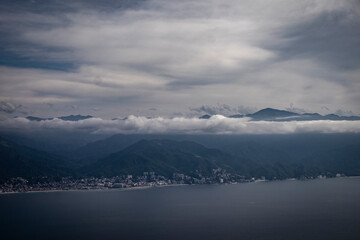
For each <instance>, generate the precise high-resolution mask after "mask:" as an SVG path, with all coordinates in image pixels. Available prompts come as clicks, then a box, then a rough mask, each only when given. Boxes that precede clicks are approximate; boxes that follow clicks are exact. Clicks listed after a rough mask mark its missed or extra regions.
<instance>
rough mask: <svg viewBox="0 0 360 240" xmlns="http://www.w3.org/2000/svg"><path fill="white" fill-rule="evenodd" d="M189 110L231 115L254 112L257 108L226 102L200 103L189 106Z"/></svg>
mask: <svg viewBox="0 0 360 240" xmlns="http://www.w3.org/2000/svg"><path fill="white" fill-rule="evenodd" d="M190 110H191V111H194V112H198V113H206V114H210V115H216V114H219V115H225V116H229V115H233V114H249V113H254V112H255V111H256V110H257V109H256V108H253V107H246V106H242V105H240V106H237V107H231V106H229V105H227V104H217V105H202V106H200V107H194V108H190Z"/></svg>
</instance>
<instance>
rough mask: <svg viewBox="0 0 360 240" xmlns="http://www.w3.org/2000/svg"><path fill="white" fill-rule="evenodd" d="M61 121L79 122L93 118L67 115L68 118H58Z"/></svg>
mask: <svg viewBox="0 0 360 240" xmlns="http://www.w3.org/2000/svg"><path fill="white" fill-rule="evenodd" d="M58 118H59V119H61V120H64V121H80V120H85V119H89V118H93V116H90V115H86V116H82V115H69V116H62V117H58Z"/></svg>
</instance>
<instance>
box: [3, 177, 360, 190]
mask: <svg viewBox="0 0 360 240" xmlns="http://www.w3.org/2000/svg"><path fill="white" fill-rule="evenodd" d="M341 178H360V176H345V177H333V178H314V179H306V180H303V179H296V178H295V179H294V178H288V179H283V180H261V181H253V182H236V183H225V184H216V183H215V184H169V185H158V186H139V187H128V188H103V189H101V188H98V189H96V188H95V189H67V190H63V189H58V190H36V191H27V192H0V195H7V194H29V193H30V194H31V193H54V192H84V191H135V190H145V189H151V188H163V187H182V186H193V185H227V184H244V183H264V182H278V181H309V180H310V181H311V180H327V179H341Z"/></svg>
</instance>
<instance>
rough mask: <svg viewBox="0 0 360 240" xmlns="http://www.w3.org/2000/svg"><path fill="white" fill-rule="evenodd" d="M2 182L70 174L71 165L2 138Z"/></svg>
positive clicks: (0, 150)
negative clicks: (11, 179) (12, 179)
mask: <svg viewBox="0 0 360 240" xmlns="http://www.w3.org/2000/svg"><path fill="white" fill-rule="evenodd" d="M0 156H1V157H0V180H5V179H7V178H11V177H24V178H34V177H35V178H38V177H42V176H47V177H48V176H52V177H56V176H62V175H69V174H70V165H71V164H70V163H69V162H65V161H63V160H61V159H59V158H57V157H56V156H54V155H51V154H49V153H47V152H44V151H39V150H36V149H33V148H29V147H25V146H21V145H18V144H16V143H14V142H11V141H8V140H5V139H3V138H0Z"/></svg>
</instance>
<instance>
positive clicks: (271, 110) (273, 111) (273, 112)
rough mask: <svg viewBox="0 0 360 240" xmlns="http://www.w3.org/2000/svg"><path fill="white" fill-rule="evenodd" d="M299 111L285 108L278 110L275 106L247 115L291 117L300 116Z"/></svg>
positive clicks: (256, 116) (254, 117) (259, 117)
mask: <svg viewBox="0 0 360 240" xmlns="http://www.w3.org/2000/svg"><path fill="white" fill-rule="evenodd" d="M298 115H299V114H298V113H294V112H289V111H285V110H278V109H274V108H264V109H262V110H260V111H257V112H255V113H253V114H248V115H246V116H247V117H251V118H253V119H263V120H266V119H271V118H282V117H291V116H298Z"/></svg>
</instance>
